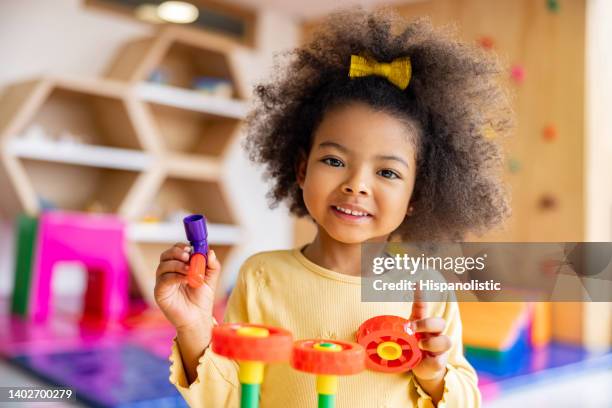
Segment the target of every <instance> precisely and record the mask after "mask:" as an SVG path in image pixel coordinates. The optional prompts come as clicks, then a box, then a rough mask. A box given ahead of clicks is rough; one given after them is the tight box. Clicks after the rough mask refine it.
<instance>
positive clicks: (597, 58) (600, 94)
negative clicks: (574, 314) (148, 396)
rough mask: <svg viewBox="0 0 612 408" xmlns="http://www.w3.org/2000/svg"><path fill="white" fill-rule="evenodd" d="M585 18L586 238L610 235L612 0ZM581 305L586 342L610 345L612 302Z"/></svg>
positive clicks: (597, 0) (595, 3)
mask: <svg viewBox="0 0 612 408" xmlns="http://www.w3.org/2000/svg"><path fill="white" fill-rule="evenodd" d="M586 18H587V21H586V30H587V32H586V95H585V101H586V107H585V112H586V116H585V117H586V124H585V126H586V132H585V134H586V146H585V154H586V157H585V163H586V166H587V168H586V169H585V170H586V171H585V177H586V180H585V183H586V189H585V191H586V195H587V196H586V206H585V211H586V214H585V215H586V217H585V219H586V240H587V241H612V115H610V109H611V108H612V40H611V39H612V24H610V22H611V21H612V1H609V0H588V1H587V14H586ZM584 308H585V314H584V315H585V316H586V318H585V319H584V321H583V331H584V343H585V344H586V346H587V347H589V348H591V349H594V350H599V349H603V350H606V349H608V348H609V347H610V346H611V345H612V331H611V330H610V328H611V327H612V303H592V302H587V303H585V304H584Z"/></svg>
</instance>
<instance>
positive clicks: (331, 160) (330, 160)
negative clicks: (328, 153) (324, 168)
mask: <svg viewBox="0 0 612 408" xmlns="http://www.w3.org/2000/svg"><path fill="white" fill-rule="evenodd" d="M321 161H322V162H323V163H325V164H327V165H329V166H332V167H342V166H343V165H344V163H342V161H341V160H338V159H336V158H334V157H327V158H325V159H323V160H321Z"/></svg>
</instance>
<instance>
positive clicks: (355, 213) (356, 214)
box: [336, 207, 367, 217]
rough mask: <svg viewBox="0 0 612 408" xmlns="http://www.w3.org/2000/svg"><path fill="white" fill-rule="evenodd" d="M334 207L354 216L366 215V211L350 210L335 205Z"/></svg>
mask: <svg viewBox="0 0 612 408" xmlns="http://www.w3.org/2000/svg"><path fill="white" fill-rule="evenodd" d="M336 209H337V210H338V211H342V212H343V213H345V214H350V215H354V216H356V217H363V216H366V215H367V214H366V213H362V212H359V211H351V210H347V209H345V208H342V207H336Z"/></svg>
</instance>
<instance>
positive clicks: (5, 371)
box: [0, 0, 612, 407]
mask: <svg viewBox="0 0 612 408" xmlns="http://www.w3.org/2000/svg"><path fill="white" fill-rule="evenodd" d="M356 5H362V6H365V7H367V8H371V9H375V8H377V7H383V6H384V7H391V8H393V9H395V10H397V11H398V12H399V13H400V14H401V15H403V16H405V17H406V18H409V19H411V18H416V17H422V16H428V17H430V18H431V20H432V22H433V24H434V25H436V26H438V25H443V24H453V25H455V26H456V28H457V33H458V36H459V37H460V38H461V39H462V40H464V41H466V42H470V43H474V44H476V45H477V46H480V47H483V48H485V49H487V50H489V52H492V53H496V54H498V55H499V57H500V58H501V59H502V61H503V62H504V64H505V66H506V67H507V71H506V72H505V73H504V75H502V76H501V77H500V81H501V82H503V83H504V84H505V85H506V86H507V87H509V88H510V89H511V92H512V94H513V104H514V109H515V112H516V119H517V127H516V130H515V133H514V135H513V137H512V138H510V139H509V140H506V141H503V143H504V148H505V154H506V164H505V172H504V178H505V180H506V181H507V183H508V186H509V188H510V191H511V196H512V210H513V216H512V218H511V219H510V220H509V222H508V223H507V224H506V225H504V226H502V227H501V228H499V229H498V230H496V231H492V232H491V233H490V234H489V235H487V236H485V237H481V238H479V239H480V240H483V241H500V242H512V241H516V242H530V241H533V242H538V241H543V242H556V241H559V242H563V241H612V181H611V176H612V119H611V117H610V115H609V114H608V110H609V109H610V107H612V41H610V38H612V25H610V23H609V22H610V21H612V2H610V1H607V0H517V1H489V0H419V1H384V0H369V1H349V0H343V1H340V2H329V1H322V0H311V1H308V2H299V1H293V0H291V1H289V0H258V1H256V0H232V1H220V0H218V1H217V0H215V1H209V0H192V1H185V2H171V1H168V2H162V1H153V0H83V1H80V0H44V1H43V0H38V1H37V0H22V1H3V2H0V51H1V52H2V54H1V55H2V56H3V58H2V61H3V62H2V66H1V67H0V356H1V357H2V360H0V386H23V385H28V384H29V385H63V386H70V387H72V388H73V389H75V390H76V391H77V394H78V397H79V400H78V401H77V402H75V404H78V405H91V406H104V407H116V406H128V405H130V404H132V405H130V406H136V405H137V404H143V406H156V405H157V406H181V400H180V396H179V395H178V394H177V393H176V391H175V390H174V389H173V386H172V385H171V384H169V383H168V381H167V378H168V377H167V375H168V372H167V366H168V363H167V356H168V354H169V344H170V341H171V339H172V337H173V334H174V333H173V332H172V329H171V327H168V325H167V324H166V323H165V321H164V319H163V318H162V317H161V316H160V315H159V313H158V311H157V310H156V309H155V305H154V302H153V299H152V290H153V286H154V277H155V267H156V265H157V262H158V258H159V254H160V253H161V252H162V250H163V249H165V248H167V247H169V246H171V245H172V244H173V243H175V242H178V241H185V238H184V231H183V227H182V223H181V220H182V218H183V216H184V215H186V214H190V213H203V214H205V215H206V216H207V218H208V221H209V235H210V239H209V243H210V245H211V246H212V247H214V248H215V249H216V251H217V253H218V254H219V255H220V257H221V258H222V262H223V268H224V271H223V282H222V285H221V288H220V289H219V292H220V293H219V299H220V300H219V302H218V305H217V308H216V313H217V316H218V317H219V318H221V317H222V315H223V308H224V300H225V298H226V296H227V294H228V293H229V291H230V290H231V288H232V286H233V282H234V279H235V277H236V275H237V272H238V268H239V267H240V264H241V263H242V262H243V261H244V260H245V259H246V258H247V257H248V256H250V255H251V254H253V253H255V252H258V251H263V250H269V249H280V248H291V247H294V246H297V245H302V244H304V243H307V242H309V240H311V239H312V237H313V236H314V226H313V225H312V224H311V223H310V222H309V221H307V220H295V219H293V218H292V217H290V216H289V215H288V212H287V211H286V209H285V208H283V207H279V208H277V209H274V210H270V209H269V208H268V205H267V200H266V197H265V193H266V192H267V190H268V187H267V185H266V183H265V182H264V181H263V180H262V178H261V171H260V169H258V168H255V167H253V166H252V165H251V164H250V163H249V162H248V160H247V158H246V155H245V154H244V153H243V151H242V150H241V146H240V140H241V135H243V127H242V123H243V120H244V118H245V115H246V113H247V112H248V109H249V99H250V96H251V95H250V94H251V91H252V87H253V85H254V84H256V83H257V82H258V81H260V80H265V79H266V78H267V75H268V74H269V73H270V72H271V70H272V64H273V57H274V55H275V53H278V52H282V51H285V50H288V49H290V48H292V47H295V46H297V45H299V44H301V43H303V42H304V41H307V39H308V38H309V36H310V35H312V33H313V31H314V30H315V29H316V27H317V25H318V24H319V22H320V21H321V19H322V18H323V17H324V16H325V15H326V14H327V13H329V12H331V11H333V10H334V9H335V8H338V7H352V6H356ZM491 137H495V135H491ZM461 313H462V319H463V321H464V343H465V344H464V345H465V348H466V354H467V356H468V358H469V359H470V361H471V362H472V364H473V365H474V366H475V367H476V369H477V370H478V372H479V378H480V384H479V386H480V388H481V390H482V393H483V398H484V401H485V406H491V407H510V406H512V407H514V406H517V404H522V403H529V404H530V405H532V406H534V405H537V406H584V407H586V406H588V407H604V406H605V407H607V406H612V397H610V393H609V392H607V391H606V390H607V388H606V385H607V386H609V384H610V383H611V382H612V357H611V355H610V352H609V351H610V344H611V339H612V308H611V305H610V304H609V303H569V302H564V303H518V302H515V303H503V304H502V303H497V304H489V303H487V304H477V303H471V304H462V305H461ZM144 375H146V378H147V379H148V381H146V383H145V381H142V380H141V378H142V377H143V376H144ZM108 390H113V392H108ZM578 397H579V398H580V402H578V400H577V398H578ZM19 406H23V405H19Z"/></svg>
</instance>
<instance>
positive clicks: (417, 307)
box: [408, 288, 427, 321]
mask: <svg viewBox="0 0 612 408" xmlns="http://www.w3.org/2000/svg"><path fill="white" fill-rule="evenodd" d="M413 295H414V297H413V299H412V312H411V313H410V317H409V318H408V320H410V321H414V320H420V319H423V318H424V317H425V316H427V303H426V302H424V300H423V299H424V298H423V293H422V292H421V289H419V288H417V289H416V290H415V291H414V292H413Z"/></svg>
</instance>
